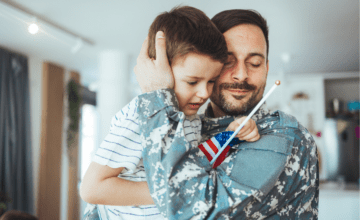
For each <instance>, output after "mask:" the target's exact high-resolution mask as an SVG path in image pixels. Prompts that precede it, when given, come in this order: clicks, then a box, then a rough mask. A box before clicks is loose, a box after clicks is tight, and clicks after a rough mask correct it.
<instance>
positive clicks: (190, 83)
mask: <svg viewBox="0 0 360 220" xmlns="http://www.w3.org/2000/svg"><path fill="white" fill-rule="evenodd" d="M187 83H188V84H189V85H195V84H196V83H197V82H196V81H194V82H187Z"/></svg>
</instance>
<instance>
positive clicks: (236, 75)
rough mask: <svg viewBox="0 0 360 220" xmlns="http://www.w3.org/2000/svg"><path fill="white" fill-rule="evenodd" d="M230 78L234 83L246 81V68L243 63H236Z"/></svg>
mask: <svg viewBox="0 0 360 220" xmlns="http://www.w3.org/2000/svg"><path fill="white" fill-rule="evenodd" d="M231 77H232V78H233V80H235V81H239V82H243V81H246V80H247V78H248V77H249V75H248V69H247V68H246V65H245V63H238V64H237V65H236V67H235V68H234V71H233V72H232V74H231Z"/></svg>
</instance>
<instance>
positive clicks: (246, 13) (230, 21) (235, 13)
mask: <svg viewBox="0 0 360 220" xmlns="http://www.w3.org/2000/svg"><path fill="white" fill-rule="evenodd" d="M211 21H212V22H214V24H215V25H216V27H217V28H218V29H219V30H220V32H221V33H225V32H226V31H228V30H229V29H231V28H233V27H235V26H238V25H241V24H252V25H256V26H258V27H259V28H260V29H261V30H262V32H263V34H264V37H265V41H266V60H268V57H269V28H268V25H267V22H266V20H265V18H264V17H262V16H261V14H260V13H259V12H257V11H255V10H243V9H233V10H226V11H222V12H219V13H218V14H216V15H215V16H214V17H213V18H212V19H211Z"/></svg>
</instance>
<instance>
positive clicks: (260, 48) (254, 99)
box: [210, 24, 269, 117]
mask: <svg viewBox="0 0 360 220" xmlns="http://www.w3.org/2000/svg"><path fill="white" fill-rule="evenodd" d="M224 37H225V40H226V44H227V47H228V51H229V56H228V62H227V64H225V65H224V68H223V70H222V72H221V75H220V77H219V78H218V79H217V80H216V83H215V85H214V90H213V93H212V95H211V96H210V99H211V101H212V103H211V105H212V108H213V111H214V115H215V117H221V116H224V115H239V114H244V113H245V112H246V111H248V110H249V109H251V108H252V107H254V106H255V105H256V104H257V103H258V102H259V101H260V100H261V98H262V96H263V93H264V89H265V85H266V77H267V73H268V70H269V65H268V62H267V61H266V60H267V57H266V41H265V37H264V34H263V32H262V31H261V29H260V28H259V27H258V26H255V25H250V24H242V25H238V26H235V27H233V28H231V29H230V30H228V31H226V32H225V33H224Z"/></svg>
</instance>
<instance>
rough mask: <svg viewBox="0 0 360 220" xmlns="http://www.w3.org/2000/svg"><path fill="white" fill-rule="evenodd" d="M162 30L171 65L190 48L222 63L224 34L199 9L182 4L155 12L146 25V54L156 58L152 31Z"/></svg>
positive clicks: (223, 59) (224, 56)
mask: <svg viewBox="0 0 360 220" xmlns="http://www.w3.org/2000/svg"><path fill="white" fill-rule="evenodd" d="M158 31H163V32H164V34H165V39H166V54H167V57H168V60H169V63H170V65H171V63H172V61H173V60H174V58H175V57H177V56H183V55H186V54H188V53H190V52H193V53H198V54H204V55H208V56H210V57H211V58H212V59H214V60H217V61H220V62H221V63H225V62H226V60H227V47H226V42H225V38H224V36H223V35H222V34H221V32H220V31H219V30H218V29H217V28H216V26H215V25H214V24H213V23H212V22H211V20H210V19H209V18H208V17H207V16H206V15H205V13H204V12H202V11H200V10H199V9H196V8H193V7H189V6H182V7H175V8H173V9H171V11H169V12H164V13H162V14H160V15H158V16H157V17H156V18H155V20H154V22H153V23H152V24H151V26H150V29H149V48H148V49H149V57H150V58H154V59H156V52H155V35H156V33H157V32H158Z"/></svg>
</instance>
